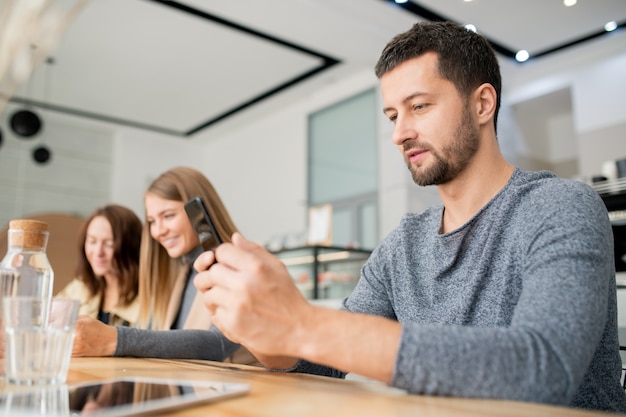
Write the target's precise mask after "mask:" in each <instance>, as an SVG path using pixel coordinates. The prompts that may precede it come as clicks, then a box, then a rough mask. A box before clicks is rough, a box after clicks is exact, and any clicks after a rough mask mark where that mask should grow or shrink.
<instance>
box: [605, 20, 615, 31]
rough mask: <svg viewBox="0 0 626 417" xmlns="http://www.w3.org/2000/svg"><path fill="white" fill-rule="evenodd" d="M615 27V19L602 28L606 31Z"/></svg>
mask: <svg viewBox="0 0 626 417" xmlns="http://www.w3.org/2000/svg"><path fill="white" fill-rule="evenodd" d="M615 29H617V22H616V21H615V20H613V21H611V22H609V23H607V24H606V25H604V30H606V31H607V32H612V31H614V30H615Z"/></svg>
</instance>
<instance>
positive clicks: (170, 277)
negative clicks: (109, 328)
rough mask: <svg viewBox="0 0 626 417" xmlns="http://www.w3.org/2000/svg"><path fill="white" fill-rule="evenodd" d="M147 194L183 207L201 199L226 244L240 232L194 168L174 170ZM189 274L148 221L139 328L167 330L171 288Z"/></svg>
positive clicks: (141, 266) (142, 258)
mask: <svg viewBox="0 0 626 417" xmlns="http://www.w3.org/2000/svg"><path fill="white" fill-rule="evenodd" d="M148 193H149V194H153V195H156V196H158V197H160V198H163V199H166V200H172V201H181V202H183V203H184V202H187V201H188V200H190V199H191V198H193V197H195V196H201V197H202V199H203V200H204V202H205V204H206V206H207V210H208V212H209V214H210V216H211V218H212V219H213V222H214V223H215V228H216V229H217V233H218V235H219V236H220V238H221V239H222V241H223V242H230V240H231V236H232V235H233V233H234V232H236V231H237V228H236V227H235V224H234V223H233V221H232V219H231V218H230V215H229V214H228V212H227V211H226V207H224V204H223V203H222V200H221V199H220V197H219V195H218V194H217V192H216V191H215V189H214V188H213V185H211V183H210V182H209V180H208V179H207V178H206V177H205V176H204V175H203V174H202V173H201V172H199V171H197V170H195V169H193V168H189V167H175V168H172V169H170V170H168V171H166V172H164V173H163V174H161V175H160V176H159V177H158V178H157V179H155V180H154V181H153V182H152V184H150V187H148V190H147V191H146V194H148ZM188 270H189V265H186V264H185V263H184V262H182V260H181V259H173V258H170V256H169V255H168V254H167V251H166V250H165V248H163V246H161V245H160V244H159V242H157V241H155V240H154V239H153V238H152V236H151V235H150V225H149V224H148V222H147V221H145V222H144V224H143V230H142V235H141V253H140V256H139V302H140V309H139V320H138V326H139V327H141V328H151V329H156V330H165V317H166V312H167V307H168V305H169V302H170V296H171V293H172V288H173V287H174V283H175V282H176V279H177V277H178V276H180V275H181V274H185V273H187V271H188Z"/></svg>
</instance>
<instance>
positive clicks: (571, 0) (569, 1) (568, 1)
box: [563, 0, 576, 7]
mask: <svg viewBox="0 0 626 417" xmlns="http://www.w3.org/2000/svg"><path fill="white" fill-rule="evenodd" d="M563 5H564V6H565V7H571V6H575V5H576V0H563Z"/></svg>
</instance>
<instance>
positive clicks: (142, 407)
mask: <svg viewBox="0 0 626 417" xmlns="http://www.w3.org/2000/svg"><path fill="white" fill-rule="evenodd" d="M248 391H249V386H248V385H247V384H238V383H227V382H214V381H194V380H176V379H155V378H117V379H109V380H103V381H94V382H88V383H81V384H74V385H63V386H59V387H45V388H40V389H33V390H28V391H21V392H6V393H5V394H4V395H3V397H2V400H1V401H0V404H1V405H2V406H1V407H0V409H1V410H3V411H5V412H7V411H10V412H11V413H10V414H11V415H16V416H18V415H27V414H28V415H52V416H53V415H57V416H83V415H84V416H94V417H115V416H129V415H141V414H144V413H148V412H152V411H163V410H168V409H173V408H178V407H184V406H189V405H192V404H196V403H200V402H211V401H219V400H222V399H226V398H231V397H234V396H238V395H243V394H245V393H247V392H248Z"/></svg>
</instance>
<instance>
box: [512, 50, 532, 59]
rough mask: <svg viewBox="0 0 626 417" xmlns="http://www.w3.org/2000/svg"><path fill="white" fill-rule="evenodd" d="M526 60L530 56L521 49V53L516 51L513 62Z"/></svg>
mask: <svg viewBox="0 0 626 417" xmlns="http://www.w3.org/2000/svg"><path fill="white" fill-rule="evenodd" d="M528 58H530V54H529V53H528V51H527V50H525V49H522V50H521V51H517V53H516V54H515V60H516V61H517V62H525V61H527V60H528Z"/></svg>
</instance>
